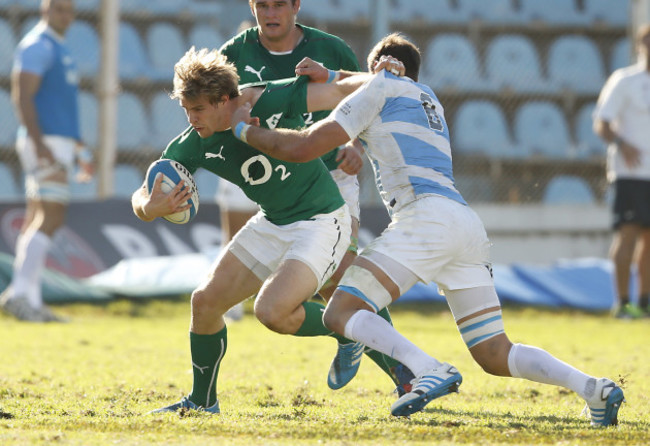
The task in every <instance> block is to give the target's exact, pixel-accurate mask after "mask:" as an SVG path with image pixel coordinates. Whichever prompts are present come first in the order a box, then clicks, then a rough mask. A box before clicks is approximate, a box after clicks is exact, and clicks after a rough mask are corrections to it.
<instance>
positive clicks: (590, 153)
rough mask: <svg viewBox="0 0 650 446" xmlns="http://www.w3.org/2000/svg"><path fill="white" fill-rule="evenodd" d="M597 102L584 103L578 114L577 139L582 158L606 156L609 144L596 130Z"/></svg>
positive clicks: (579, 153)
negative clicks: (595, 111)
mask: <svg viewBox="0 0 650 446" xmlns="http://www.w3.org/2000/svg"><path fill="white" fill-rule="evenodd" d="M595 107H596V103H595V102H590V103H588V104H585V105H583V106H582V107H581V108H580V110H578V113H577V115H576V123H575V129H576V130H575V135H576V137H575V140H576V143H577V145H578V147H577V148H578V156H580V157H581V158H589V157H604V156H605V154H606V153H607V146H606V144H605V143H604V142H603V140H602V139H600V137H599V136H598V135H596V133H595V132H594V125H593V124H594V118H593V114H594V108H595Z"/></svg>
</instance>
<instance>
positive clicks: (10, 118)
mask: <svg viewBox="0 0 650 446" xmlns="http://www.w3.org/2000/svg"><path fill="white" fill-rule="evenodd" d="M17 129H18V120H17V119H16V115H15V114H14V107H13V105H12V104H11V98H10V96H9V93H8V92H7V91H5V90H4V89H2V88H0V147H2V146H4V147H14V145H15V143H16V130H17Z"/></svg>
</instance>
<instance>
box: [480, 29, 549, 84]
mask: <svg viewBox="0 0 650 446" xmlns="http://www.w3.org/2000/svg"><path fill="white" fill-rule="evenodd" d="M485 71H486V72H487V77H488V79H490V80H491V81H492V83H494V84H495V85H496V86H497V87H498V88H509V89H513V90H516V91H522V92H548V91H550V86H549V84H548V82H546V81H545V79H544V78H543V77H542V71H541V68H540V61H539V55H538V53H537V49H536V48H535V45H533V43H532V42H531V41H530V39H529V38H527V37H524V36H521V35H514V34H510V35H508V34H506V35H501V36H498V37H495V38H494V40H492V42H490V44H489V45H488V47H487V54H486V60H485Z"/></svg>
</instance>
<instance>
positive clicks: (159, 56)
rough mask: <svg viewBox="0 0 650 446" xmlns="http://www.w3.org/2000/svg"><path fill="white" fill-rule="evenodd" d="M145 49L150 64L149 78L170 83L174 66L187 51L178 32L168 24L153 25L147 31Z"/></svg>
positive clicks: (183, 40)
mask: <svg viewBox="0 0 650 446" xmlns="http://www.w3.org/2000/svg"><path fill="white" fill-rule="evenodd" d="M147 48H148V49H149V60H151V63H152V70H151V76H152V77H153V78H154V79H156V80H163V81H171V80H172V79H173V78H174V64H175V63H176V62H178V60H179V59H180V58H181V57H182V56H183V54H185V51H186V50H187V44H186V43H185V39H184V38H183V35H182V34H181V32H180V30H179V29H178V28H177V27H176V26H174V25H172V24H169V23H165V22H159V23H154V24H153V25H151V26H150V27H149V29H148V30H147Z"/></svg>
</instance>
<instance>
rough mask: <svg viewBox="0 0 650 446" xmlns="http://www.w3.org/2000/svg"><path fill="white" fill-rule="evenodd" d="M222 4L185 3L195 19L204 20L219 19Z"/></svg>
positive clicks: (209, 0) (201, 0) (197, 0)
mask: <svg viewBox="0 0 650 446" xmlns="http://www.w3.org/2000/svg"><path fill="white" fill-rule="evenodd" d="M167 1H168V2H170V3H171V2H176V3H185V2H179V1H178V0H167ZM223 3H224V2H215V1H214V0H191V1H190V2H187V8H188V9H189V11H190V12H191V13H192V14H194V15H195V16H196V17H199V18H202V19H206V18H214V19H221V17H219V15H220V14H223V13H224V11H223V9H222V8H223V6H224V5H223ZM247 3H248V2H247ZM246 6H248V5H246ZM226 13H227V12H226Z"/></svg>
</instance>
